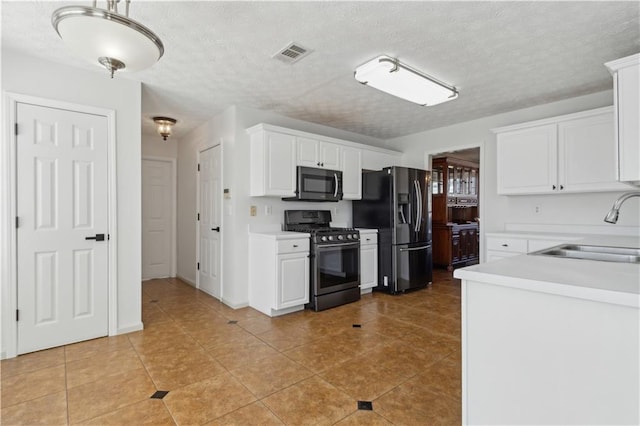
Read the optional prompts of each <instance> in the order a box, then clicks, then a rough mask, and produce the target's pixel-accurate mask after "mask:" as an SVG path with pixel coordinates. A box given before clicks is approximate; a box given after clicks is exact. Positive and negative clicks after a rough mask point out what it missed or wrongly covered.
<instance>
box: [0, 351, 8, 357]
mask: <svg viewBox="0 0 640 426" xmlns="http://www.w3.org/2000/svg"><path fill="white" fill-rule="evenodd" d="M0 359H7V353H6V352H5V351H2V352H0Z"/></svg>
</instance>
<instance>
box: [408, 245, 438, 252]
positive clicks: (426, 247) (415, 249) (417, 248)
mask: <svg viewBox="0 0 640 426" xmlns="http://www.w3.org/2000/svg"><path fill="white" fill-rule="evenodd" d="M429 247H431V246H422V247H413V248H406V249H402V248H401V249H400V251H401V252H403V251H418V250H427V249H428V248H429Z"/></svg>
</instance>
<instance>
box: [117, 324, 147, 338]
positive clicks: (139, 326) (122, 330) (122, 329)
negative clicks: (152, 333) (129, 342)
mask: <svg viewBox="0 0 640 426" xmlns="http://www.w3.org/2000/svg"><path fill="white" fill-rule="evenodd" d="M142 329H144V324H142V321H141V322H139V323H137V324H134V325H129V326H127V327H120V328H118V330H116V335H119V334H126V333H133V332H134V331H140V330H142Z"/></svg>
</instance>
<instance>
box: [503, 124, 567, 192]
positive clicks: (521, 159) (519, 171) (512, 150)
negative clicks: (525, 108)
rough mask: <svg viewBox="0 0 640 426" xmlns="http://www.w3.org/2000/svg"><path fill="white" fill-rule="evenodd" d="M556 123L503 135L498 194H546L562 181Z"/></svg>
mask: <svg viewBox="0 0 640 426" xmlns="http://www.w3.org/2000/svg"><path fill="white" fill-rule="evenodd" d="M557 145H558V137H557V126H556V125H555V124H551V125H545V126H537V127H531V128H528V129H522V130H514V131H510V132H504V133H499V134H498V136H497V146H498V194H544V193H552V192H555V191H556V188H557V181H558V158H557V157H558V156H557V150H558V149H557Z"/></svg>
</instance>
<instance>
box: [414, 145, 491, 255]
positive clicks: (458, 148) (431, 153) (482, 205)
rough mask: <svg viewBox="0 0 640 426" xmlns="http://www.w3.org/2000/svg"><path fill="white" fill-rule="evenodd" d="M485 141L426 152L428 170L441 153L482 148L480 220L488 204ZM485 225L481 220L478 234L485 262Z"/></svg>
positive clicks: (480, 249) (425, 161)
mask: <svg viewBox="0 0 640 426" xmlns="http://www.w3.org/2000/svg"><path fill="white" fill-rule="evenodd" d="M485 143H486V142H485V141H484V140H480V141H478V142H477V143H470V144H466V145H456V146H450V147H446V148H445V147H442V148H437V149H432V150H428V151H425V152H424V168H425V169H426V170H431V159H432V158H433V157H434V156H436V155H439V154H443V153H445V152H451V151H461V150H463V149H473V148H480V161H479V163H478V164H479V168H480V188H479V189H480V196H479V197H478V203H480V208H479V209H478V215H479V216H480V220H482V218H483V217H484V213H485V211H486V206H485V202H484V198H485V193H486V190H485V182H486V179H484V178H483V177H482V168H483V167H484V164H485V159H484V156H485ZM484 228H485V227H483V226H482V222H480V235H479V236H478V238H479V240H480V247H478V250H479V251H480V253H479V254H480V258H479V259H480V262H481V263H483V262H484V260H485V259H484V231H485V229H484Z"/></svg>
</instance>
